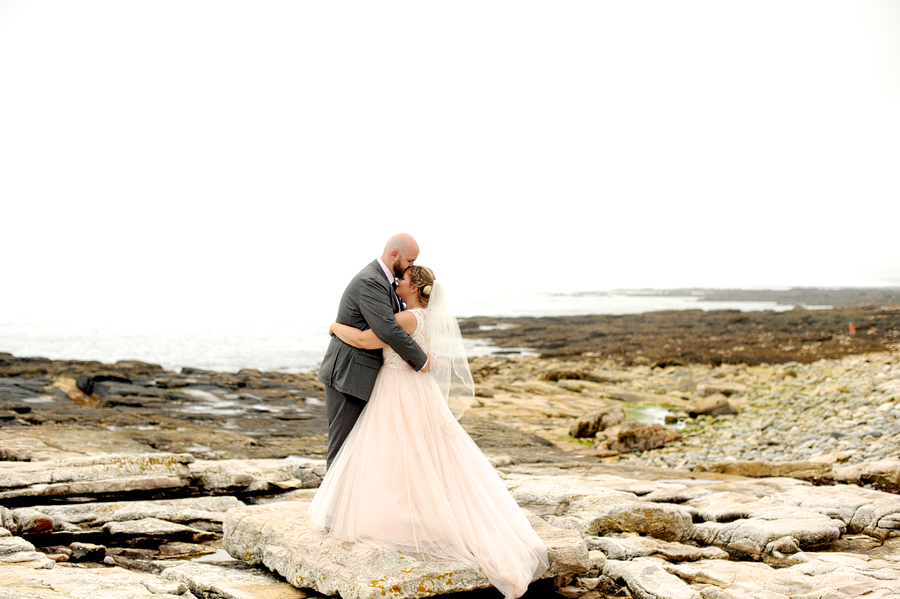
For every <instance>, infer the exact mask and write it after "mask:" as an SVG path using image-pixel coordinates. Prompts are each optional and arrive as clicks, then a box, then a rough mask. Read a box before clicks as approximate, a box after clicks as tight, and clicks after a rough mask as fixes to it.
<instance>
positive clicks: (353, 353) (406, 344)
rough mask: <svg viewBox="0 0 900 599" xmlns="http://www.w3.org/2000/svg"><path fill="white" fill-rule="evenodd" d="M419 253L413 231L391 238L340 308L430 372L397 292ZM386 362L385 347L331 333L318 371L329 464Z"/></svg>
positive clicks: (341, 315) (341, 316) (345, 318)
mask: <svg viewBox="0 0 900 599" xmlns="http://www.w3.org/2000/svg"><path fill="white" fill-rule="evenodd" d="M418 256H419V245H418V244H417V243H416V240H415V239H413V238H412V236H411V235H409V234H407V233H398V234H397V235H394V236H393V237H391V238H390V239H388V241H387V243H386V244H385V246H384V252H383V253H382V254H381V257H380V258H377V259H375V260H374V261H373V262H371V263H370V264H369V265H368V266H366V267H365V268H364V269H362V270H361V271H360V272H359V274H358V275H356V276H355V277H354V278H353V280H352V281H350V284H349V285H347V289H345V290H344V295H343V296H342V297H341V304H340V307H339V308H338V315H337V322H339V323H341V324H346V325H349V326H352V327H355V328H357V329H360V330H362V331H365V330H367V329H372V330H373V331H374V332H375V335H376V336H377V337H378V338H379V339H381V340H382V341H384V342H385V343H387V344H388V345H389V346H390V347H391V348H392V349H393V350H394V351H395V352H397V353H398V354H400V357H401V358H403V359H404V360H406V362H407V363H408V364H409V365H410V366H412V367H413V369H415V370H419V371H425V372H427V371H428V369H429V367H430V365H429V364H427V362H428V357H427V356H426V355H425V352H423V351H422V349H421V348H420V347H419V346H418V345H417V344H416V342H415V341H413V340H412V337H410V336H409V335H408V334H407V333H406V331H404V330H403V327H401V326H400V325H399V324H397V320H396V319H395V318H394V314H395V313H397V312H399V311H400V310H401V306H400V300H399V298H397V295H396V294H395V293H394V289H395V288H396V285H397V283H396V280H397V279H401V278H403V273H404V272H406V269H408V268H409V267H410V266H412V265H413V262H415V260H416V258H417V257H418ZM381 362H382V358H381V350H380V349H358V348H355V347H353V346H350V345H347V344H346V343H344V342H343V341H341V340H340V339H338V338H337V336H333V337H332V338H331V343H330V344H329V345H328V350H327V351H326V352H325V358H324V359H323V360H322V366H321V367H319V375H318V377H319V380H320V381H322V382H323V383H325V411H326V413H327V415H328V458H327V462H326V464H327V467H328V468H330V467H331V463H332V462H333V461H334V458H335V456H336V455H337V453H338V450H340V448H341V446H342V445H343V444H344V440H345V439H346V438H347V435H348V434H350V431H351V430H352V429H353V425H354V424H356V420H357V419H358V418H359V415H360V414H361V413H362V410H363V408H364V407H366V402H367V401H369V396H370V395H371V394H372V389H373V388H374V386H375V377H376V376H378V369H379V368H381Z"/></svg>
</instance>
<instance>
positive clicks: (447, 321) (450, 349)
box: [425, 281, 475, 420]
mask: <svg viewBox="0 0 900 599" xmlns="http://www.w3.org/2000/svg"><path fill="white" fill-rule="evenodd" d="M425 311H426V314H427V322H428V337H429V341H430V345H431V348H430V349H431V353H433V354H434V357H435V358H436V360H437V362H436V364H433V365H432V367H431V370H430V372H431V374H432V375H433V376H434V380H435V381H436V382H437V384H438V387H440V389H441V393H443V394H444V399H445V400H447V405H448V406H449V408H450V411H451V412H452V413H453V416H454V417H455V418H456V419H457V420H459V418H460V417H461V416H462V415H463V412H465V411H466V410H467V409H468V408H469V406H470V405H472V402H473V401H474V398H475V382H474V381H473V380H472V371H471V370H470V369H469V360H468V359H467V358H466V350H465V347H464V346H463V341H462V334H461V333H460V332H459V323H458V322H457V320H456V317H454V316H453V314H451V313H450V310H449V309H448V308H447V294H446V292H445V290H444V285H443V284H442V283H441V282H440V281H435V282H434V283H433V284H432V286H431V296H430V299H429V300H428V307H427V308H426V309H425Z"/></svg>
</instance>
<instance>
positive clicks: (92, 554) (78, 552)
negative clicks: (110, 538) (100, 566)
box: [69, 542, 106, 562]
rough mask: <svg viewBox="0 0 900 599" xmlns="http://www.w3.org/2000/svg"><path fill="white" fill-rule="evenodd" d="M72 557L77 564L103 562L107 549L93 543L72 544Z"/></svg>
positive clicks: (70, 547)
mask: <svg viewBox="0 0 900 599" xmlns="http://www.w3.org/2000/svg"><path fill="white" fill-rule="evenodd" d="M69 549H70V550H71V551H72V553H71V555H70V557H71V559H72V561H76V562H102V561H103V560H104V558H106V547H104V546H103V545H94V544H93V543H78V542H76V543H72V544H70V545H69Z"/></svg>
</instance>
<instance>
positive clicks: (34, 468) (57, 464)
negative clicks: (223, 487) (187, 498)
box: [0, 453, 194, 499]
mask: <svg viewBox="0 0 900 599" xmlns="http://www.w3.org/2000/svg"><path fill="white" fill-rule="evenodd" d="M193 459H194V458H193V456H191V455H190V454H171V453H158V454H139V455H104V456H95V457H87V458H74V459H68V460H59V461H48V462H16V463H9V462H0V488H3V489H4V490H3V491H0V499H9V498H14V497H48V496H61V495H89V494H104V493H123V492H127V491H136V490H153V489H165V488H178V487H183V486H186V485H187V484H188V482H189V479H188V476H189V470H188V467H187V464H188V463H190V462H192V461H193Z"/></svg>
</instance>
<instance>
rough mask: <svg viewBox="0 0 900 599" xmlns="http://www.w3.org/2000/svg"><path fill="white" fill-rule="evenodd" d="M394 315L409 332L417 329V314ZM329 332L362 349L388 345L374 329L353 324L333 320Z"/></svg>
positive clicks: (401, 313) (379, 347)
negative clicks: (361, 328)
mask: <svg viewBox="0 0 900 599" xmlns="http://www.w3.org/2000/svg"><path fill="white" fill-rule="evenodd" d="M394 317H395V318H396V319H397V323H398V324H399V325H400V326H401V327H403V330H404V331H406V332H407V333H412V332H413V331H415V330H416V325H417V324H418V322H417V321H416V315H415V314H413V313H412V312H408V311H407V312H400V313H398V314H395V315H394ZM328 332H329V333H330V334H332V335H337V336H338V339H340V340H341V341H343V342H344V343H346V344H347V345H352V346H353V347H358V348H360V349H381V348H382V347H387V346H388V344H387V343H385V342H384V341H382V340H381V339H379V338H378V337H376V336H375V331H373V330H372V329H369V330H367V331H360V330H359V329H356V328H353V327H351V326H347V325H345V324H338V323H336V322H333V323H331V326H330V327H328Z"/></svg>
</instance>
